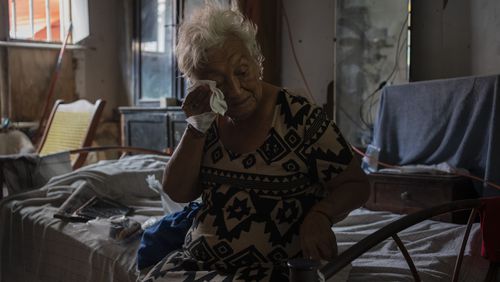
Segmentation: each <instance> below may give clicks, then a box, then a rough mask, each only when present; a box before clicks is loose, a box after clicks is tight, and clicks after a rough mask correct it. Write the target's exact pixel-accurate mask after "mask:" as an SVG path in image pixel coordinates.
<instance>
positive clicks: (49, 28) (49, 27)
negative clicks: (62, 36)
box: [45, 0, 52, 41]
mask: <svg viewBox="0 0 500 282" xmlns="http://www.w3.org/2000/svg"><path fill="white" fill-rule="evenodd" d="M45 25H46V30H47V41H52V24H51V23H50V0H45Z"/></svg>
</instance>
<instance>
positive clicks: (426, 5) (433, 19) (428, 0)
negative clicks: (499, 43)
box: [410, 0, 485, 81]
mask: <svg viewBox="0 0 500 282" xmlns="http://www.w3.org/2000/svg"><path fill="white" fill-rule="evenodd" d="M482 1H485V0H481V1H480V2H482ZM470 2H476V1H469V0H451V1H449V2H448V5H447V7H446V9H445V10H443V3H442V1H435V0H416V1H413V5H412V22H411V24H412V33H411V45H412V46H411V55H410V56H411V68H410V79H411V80H413V81H418V80H430V79H436V78H449V77H459V76H466V75H470V74H471V70H470V69H471V67H470V66H471V61H470V57H471V56H470V52H471V50H470V36H471V24H470V21H471V17H470V13H469V3H470Z"/></svg>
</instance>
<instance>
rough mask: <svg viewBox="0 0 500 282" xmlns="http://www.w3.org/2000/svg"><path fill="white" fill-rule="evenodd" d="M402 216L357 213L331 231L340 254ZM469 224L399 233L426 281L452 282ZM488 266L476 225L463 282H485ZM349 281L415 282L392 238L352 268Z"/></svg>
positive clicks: (433, 224)
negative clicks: (482, 255) (466, 225)
mask: <svg viewBox="0 0 500 282" xmlns="http://www.w3.org/2000/svg"><path fill="white" fill-rule="evenodd" d="M400 217H401V215H397V214H392V213H389V212H375V211H370V210H367V209H357V210H355V211H353V212H352V213H351V214H350V215H349V216H348V217H347V218H346V219H345V220H344V221H342V222H339V223H338V224H336V225H335V226H334V228H333V230H334V231H335V234H336V237H337V242H338V244H339V251H340V252H342V251H344V250H345V249H347V248H349V247H350V246H352V245H353V244H354V243H355V242H358V241H360V240H361V239H363V238H364V237H365V236H367V235H369V234H371V233H374V232H375V231H377V230H378V229H380V228H382V227H384V226H386V225H387V224H389V223H390V222H393V221H394V220H396V219H398V218H400ZM464 232H465V225H458V224H451V223H444V222H439V221H433V220H426V221H423V222H421V223H419V224H417V225H414V226H412V227H410V228H408V229H407V230H404V231H402V232H400V233H398V236H399V237H400V239H401V240H402V241H403V243H404V244H405V246H406V247H407V249H408V252H409V253H410V255H411V257H412V259H413V261H414V263H415V266H416V267H417V271H418V272H419V275H420V277H421V278H422V280H423V281H450V280H451V276H452V274H453V269H454V264H455V259H456V256H457V254H458V251H459V249H460V246H461V244H462V238H463V234H464ZM488 266H489V262H488V261H487V260H486V259H484V258H482V257H481V230H480V226H479V224H474V225H473V226H472V229H471V234H470V237H469V240H468V243H467V246H466V249H465V256H464V260H463V264H462V269H461V273H460V276H459V278H460V279H459V281H484V277H485V276H486V273H487V269H488ZM348 281H413V276H412V275H411V272H410V270H409V268H408V265H407V263H406V260H405V259H404V257H403V255H402V254H401V252H400V251H399V248H398V247H397V245H396V243H395V242H394V241H393V240H392V239H391V238H390V239H388V240H386V241H384V242H383V243H381V244H379V245H377V246H375V247H373V248H372V249H371V250H370V251H369V252H367V253H365V254H364V255H363V256H361V257H360V258H358V259H357V260H355V261H354V262H353V263H352V266H351V270H350V274H349V279H348Z"/></svg>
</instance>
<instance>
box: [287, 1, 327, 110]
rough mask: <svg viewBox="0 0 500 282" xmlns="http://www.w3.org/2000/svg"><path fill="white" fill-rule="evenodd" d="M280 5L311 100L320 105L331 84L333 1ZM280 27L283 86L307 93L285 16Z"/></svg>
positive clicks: (323, 101) (292, 2) (294, 2)
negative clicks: (309, 90)
mask: <svg viewBox="0 0 500 282" xmlns="http://www.w3.org/2000/svg"><path fill="white" fill-rule="evenodd" d="M282 2H283V5H284V7H285V10H286V12H287V14H288V18H289V22H290V27H291V33H292V36H293V40H294V41H293V44H294V46H295V50H296V53H297V58H298V60H299V62H300V65H301V66H302V70H303V72H304V75H305V78H306V80H307V83H308V84H309V87H310V88H311V92H312V95H313V97H314V100H316V102H317V103H318V104H319V105H323V104H325V103H326V99H327V97H326V93H327V87H328V83H330V82H331V81H332V80H333V44H334V41H333V40H334V14H335V13H334V3H335V1H331V0H315V1H313V2H310V1H301V0H287V1H282ZM282 14H283V11H282ZM281 24H282V26H281V42H282V43H281V44H282V45H281V46H282V54H281V83H282V86H284V87H288V88H291V89H292V90H297V91H299V92H303V93H306V90H305V89H306V87H305V85H304V83H303V80H302V78H301V76H300V73H299V71H298V68H297V66H296V64H295V61H294V58H293V55H292V50H291V45H290V40H289V37H288V28H287V26H286V23H285V20H284V15H283V20H282V23H281Z"/></svg>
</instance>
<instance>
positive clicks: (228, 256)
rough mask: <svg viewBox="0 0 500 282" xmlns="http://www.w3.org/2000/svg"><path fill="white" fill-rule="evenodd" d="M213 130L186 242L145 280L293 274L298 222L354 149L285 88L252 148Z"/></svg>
mask: <svg viewBox="0 0 500 282" xmlns="http://www.w3.org/2000/svg"><path fill="white" fill-rule="evenodd" d="M217 132H218V130H217V125H216V124H215V123H214V124H213V125H212V127H211V129H210V130H209V132H208V135H207V138H206V143H205V148H204V158H203V161H202V166H201V170H200V177H201V178H200V180H201V184H202V185H203V187H204V191H203V193H202V205H201V208H200V211H199V212H198V214H197V216H196V218H195V220H194V222H193V225H192V227H191V229H190V230H189V231H188V234H187V235H186V238H185V242H184V246H183V249H182V250H179V251H174V252H172V253H170V254H169V255H168V256H167V257H166V258H164V259H163V260H162V261H161V262H160V263H159V264H157V265H156V266H155V267H154V268H153V269H152V271H151V272H150V273H149V275H148V276H147V277H146V279H145V280H146V281H152V280H154V279H155V278H160V277H162V278H164V279H166V280H168V281H175V280H181V281H207V280H210V281H238V280H244V281H288V277H287V276H288V269H287V267H286V262H287V260H288V259H290V258H295V257H299V256H301V250H300V241H299V228H300V224H301V222H302V221H303V219H304V217H305V215H306V214H307V212H308V211H309V209H310V208H311V207H312V206H313V205H314V204H315V203H317V202H318V201H319V200H321V199H322V198H324V197H325V196H326V194H327V193H328V191H326V189H324V187H325V186H324V185H322V184H324V183H325V182H328V181H330V180H331V179H332V178H334V177H335V176H336V175H337V174H338V173H340V172H342V171H343V169H344V168H345V167H346V166H347V165H348V163H349V162H350V161H351V159H352V153H351V151H350V149H349V146H348V144H347V142H346V141H345V140H344V138H343V137H342V135H341V134H340V132H339V130H338V128H337V127H336V126H335V124H334V123H333V122H331V121H329V120H328V119H327V117H326V114H325V112H324V111H323V110H322V109H321V108H319V107H316V106H314V105H312V104H310V103H309V102H308V101H307V100H306V99H305V98H303V97H298V96H293V95H291V94H289V93H288V92H286V91H285V90H282V91H281V92H280V93H279V96H278V100H277V104H276V107H275V113H274V118H273V126H272V128H271V129H270V131H269V134H268V136H267V139H266V140H265V142H264V143H263V144H262V145H261V146H260V147H259V148H258V149H257V150H256V151H254V152H249V153H246V154H235V153H233V152H231V151H229V150H227V149H226V148H224V145H223V144H222V143H221V141H220V140H219V136H218V133H217Z"/></svg>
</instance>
